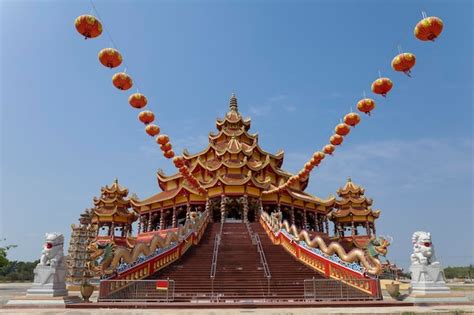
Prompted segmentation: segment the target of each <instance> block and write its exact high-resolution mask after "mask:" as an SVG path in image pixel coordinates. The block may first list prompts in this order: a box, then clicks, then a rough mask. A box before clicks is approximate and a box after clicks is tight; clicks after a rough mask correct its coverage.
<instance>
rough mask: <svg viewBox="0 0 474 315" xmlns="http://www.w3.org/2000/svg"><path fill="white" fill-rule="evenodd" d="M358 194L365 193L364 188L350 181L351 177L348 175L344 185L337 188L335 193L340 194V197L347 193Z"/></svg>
mask: <svg viewBox="0 0 474 315" xmlns="http://www.w3.org/2000/svg"><path fill="white" fill-rule="evenodd" d="M350 193H352V194H358V195H363V194H364V193H365V189H364V188H362V187H361V186H359V185H356V184H354V183H353V182H352V179H351V178H350V177H349V178H348V179H347V182H346V184H345V185H344V187H342V188H339V189H338V190H337V194H338V195H339V196H340V197H344V196H346V195H348V194H350Z"/></svg>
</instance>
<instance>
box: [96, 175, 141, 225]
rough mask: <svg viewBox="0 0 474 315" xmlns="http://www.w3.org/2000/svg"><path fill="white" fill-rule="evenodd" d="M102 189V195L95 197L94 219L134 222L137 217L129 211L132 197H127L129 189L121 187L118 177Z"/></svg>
mask: <svg viewBox="0 0 474 315" xmlns="http://www.w3.org/2000/svg"><path fill="white" fill-rule="evenodd" d="M100 191H101V195H100V197H99V198H97V197H94V198H93V202H94V208H92V209H91V212H92V221H97V220H99V221H119V222H122V221H126V222H132V221H134V220H135V219H136V216H135V214H134V213H132V212H130V211H128V208H130V199H128V198H126V197H127V195H128V189H127V188H125V187H121V186H120V185H119V182H118V179H115V180H114V182H113V183H112V185H110V186H107V185H106V186H104V187H102V188H101V189H100Z"/></svg>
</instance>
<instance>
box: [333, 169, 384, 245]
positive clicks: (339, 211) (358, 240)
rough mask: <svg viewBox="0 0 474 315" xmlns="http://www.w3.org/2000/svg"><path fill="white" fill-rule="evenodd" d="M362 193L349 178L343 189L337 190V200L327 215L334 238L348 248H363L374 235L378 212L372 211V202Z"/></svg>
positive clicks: (360, 188)
mask: <svg viewBox="0 0 474 315" xmlns="http://www.w3.org/2000/svg"><path fill="white" fill-rule="evenodd" d="M364 193H365V189H364V188H362V187H361V186H359V185H356V184H354V183H353V182H352V180H351V178H350V177H349V178H348V179H347V182H346V184H345V185H344V187H342V188H339V189H338V190H337V194H338V196H339V198H337V199H336V201H335V203H334V206H333V210H332V211H331V212H330V213H329V215H328V218H329V219H330V220H331V221H332V222H333V223H334V238H335V239H337V240H339V241H340V242H341V243H345V245H348V247H353V246H356V247H359V248H365V246H366V245H367V242H368V241H369V239H370V238H371V236H372V235H375V220H376V219H377V218H378V217H379V216H380V210H375V211H373V210H372V208H371V206H372V202H373V201H372V199H370V198H367V197H366V196H365V195H364ZM358 228H361V229H358Z"/></svg>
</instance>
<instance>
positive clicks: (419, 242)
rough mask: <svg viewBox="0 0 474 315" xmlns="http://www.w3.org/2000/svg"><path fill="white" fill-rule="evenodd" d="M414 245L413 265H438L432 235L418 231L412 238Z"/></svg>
mask: <svg viewBox="0 0 474 315" xmlns="http://www.w3.org/2000/svg"><path fill="white" fill-rule="evenodd" d="M411 241H412V243H413V254H411V263H412V264H414V265H438V264H439V262H438V261H436V257H435V251H434V247H433V243H432V242H431V234H430V233H429V232H423V231H417V232H415V233H413V236H412V238H411Z"/></svg>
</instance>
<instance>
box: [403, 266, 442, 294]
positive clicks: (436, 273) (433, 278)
mask: <svg viewBox="0 0 474 315" xmlns="http://www.w3.org/2000/svg"><path fill="white" fill-rule="evenodd" d="M410 272H411V287H412V294H413V295H427V294H448V293H451V290H450V289H449V288H448V287H447V286H446V281H445V279H444V272H443V268H442V267H441V264H436V265H417V264H413V265H411V266H410Z"/></svg>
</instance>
